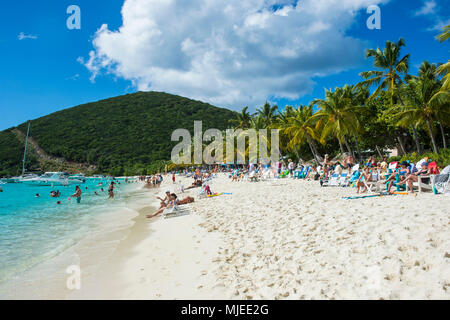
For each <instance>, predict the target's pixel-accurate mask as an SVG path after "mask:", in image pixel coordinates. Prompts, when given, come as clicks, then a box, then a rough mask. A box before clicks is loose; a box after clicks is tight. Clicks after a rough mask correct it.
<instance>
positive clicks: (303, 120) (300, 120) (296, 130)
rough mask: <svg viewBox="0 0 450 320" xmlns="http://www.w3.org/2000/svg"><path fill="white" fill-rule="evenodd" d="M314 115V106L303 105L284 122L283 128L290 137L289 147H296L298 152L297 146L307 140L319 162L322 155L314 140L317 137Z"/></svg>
mask: <svg viewBox="0 0 450 320" xmlns="http://www.w3.org/2000/svg"><path fill="white" fill-rule="evenodd" d="M312 116H313V107H312V106H302V105H301V106H300V107H299V108H298V109H297V110H295V109H294V110H293V112H292V114H291V115H290V116H289V117H288V118H287V119H286V121H285V122H283V123H282V125H281V128H282V130H283V132H284V133H285V134H286V135H287V136H288V137H289V143H288V148H290V149H295V151H296V152H297V154H298V150H297V146H300V145H302V144H303V143H304V142H307V143H308V145H309V148H310V150H311V153H312V154H313V156H314V159H316V161H317V162H318V163H319V162H320V161H321V160H320V156H319V154H318V152H317V149H316V147H315V145H314V141H313V139H315V138H316V129H315V127H314V125H313V124H312V122H311V121H310V119H311V117H312ZM299 158H300V157H299Z"/></svg>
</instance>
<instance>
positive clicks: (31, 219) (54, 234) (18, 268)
mask: <svg viewBox="0 0 450 320" xmlns="http://www.w3.org/2000/svg"><path fill="white" fill-rule="evenodd" d="M118 181H119V182H120V183H121V184H120V185H117V188H116V192H115V194H116V197H115V199H114V200H108V199H107V198H108V192H107V190H108V182H109V181H107V180H99V179H96V180H87V182H86V183H85V184H82V185H80V187H81V189H82V191H83V195H82V200H81V203H79V204H78V203H77V202H76V201H75V199H72V201H70V200H69V199H68V197H70V195H72V194H74V193H75V186H74V185H72V186H67V187H64V186H57V187H54V188H52V187H50V186H49V187H46V186H29V185H25V184H3V185H1V187H2V189H3V192H0V284H1V283H2V282H5V281H7V280H8V279H10V278H12V277H17V276H18V275H20V274H21V273H22V272H24V271H26V270H29V269H30V268H32V267H33V266H35V265H37V264H39V263H40V262H42V261H45V260H48V259H51V258H52V257H55V256H57V255H58V254H60V253H61V252H63V251H64V250H66V249H68V248H70V247H71V246H73V245H75V244H76V243H77V242H78V241H80V240H81V239H83V237H85V236H86V235H87V234H88V233H89V232H91V231H92V230H94V229H95V227H96V226H95V225H94V222H93V221H94V220H95V219H93V218H94V217H95V216H96V215H98V214H100V213H105V211H108V209H111V208H113V207H121V206H124V203H125V202H126V201H127V194H128V193H129V192H130V191H131V190H134V189H136V187H137V185H136V184H126V183H125V182H124V181H121V180H118ZM100 182H101V183H103V185H102V186H98V184H99V183H100ZM86 187H87V188H88V189H86ZM101 188H104V190H105V191H104V192H102V191H101ZM52 190H59V191H60V192H61V196H60V197H59V198H51V197H50V191H52ZM95 191H97V193H98V194H99V195H98V196H97V195H95V194H94V192H95ZM36 193H39V194H40V195H41V196H40V197H39V198H37V197H36V196H35V195H36ZM57 201H61V204H57Z"/></svg>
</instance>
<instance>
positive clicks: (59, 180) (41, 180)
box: [22, 172, 83, 186]
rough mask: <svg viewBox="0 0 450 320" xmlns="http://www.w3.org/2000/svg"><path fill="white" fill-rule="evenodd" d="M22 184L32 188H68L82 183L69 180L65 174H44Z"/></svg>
mask: <svg viewBox="0 0 450 320" xmlns="http://www.w3.org/2000/svg"><path fill="white" fill-rule="evenodd" d="M22 183H24V184H27V185H33V186H68V185H72V184H81V183H83V181H82V180H78V179H69V174H68V173H67V172H46V173H44V174H43V175H42V176H40V177H37V178H32V179H26V180H22Z"/></svg>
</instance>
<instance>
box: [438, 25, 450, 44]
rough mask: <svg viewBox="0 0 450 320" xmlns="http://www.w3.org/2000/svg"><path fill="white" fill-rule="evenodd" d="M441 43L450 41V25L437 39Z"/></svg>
mask: <svg viewBox="0 0 450 320" xmlns="http://www.w3.org/2000/svg"><path fill="white" fill-rule="evenodd" d="M436 38H437V39H438V40H439V41H440V42H444V41H447V40H449V39H450V24H449V25H448V26H445V27H444V29H443V30H442V33H441V34H440V35H438V36H437V37H436Z"/></svg>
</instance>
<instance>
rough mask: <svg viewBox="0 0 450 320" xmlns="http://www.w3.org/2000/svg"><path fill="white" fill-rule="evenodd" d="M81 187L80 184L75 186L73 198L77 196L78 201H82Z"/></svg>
mask: <svg viewBox="0 0 450 320" xmlns="http://www.w3.org/2000/svg"><path fill="white" fill-rule="evenodd" d="M81 194H82V192H81V189H80V187H79V186H76V187H75V193H74V194H73V195H72V196H71V198H76V199H77V203H80V202H81Z"/></svg>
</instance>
